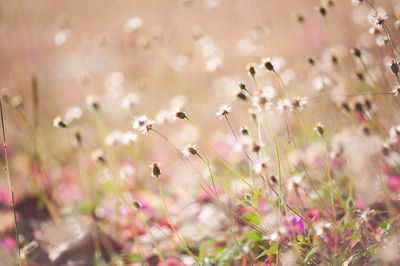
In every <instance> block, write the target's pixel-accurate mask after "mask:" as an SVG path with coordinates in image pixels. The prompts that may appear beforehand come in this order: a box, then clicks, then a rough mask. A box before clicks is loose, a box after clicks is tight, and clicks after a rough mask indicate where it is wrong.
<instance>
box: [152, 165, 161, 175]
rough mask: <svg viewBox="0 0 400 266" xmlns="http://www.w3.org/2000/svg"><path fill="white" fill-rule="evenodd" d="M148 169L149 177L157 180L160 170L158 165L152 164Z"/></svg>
mask: <svg viewBox="0 0 400 266" xmlns="http://www.w3.org/2000/svg"><path fill="white" fill-rule="evenodd" d="M150 168H151V175H152V176H153V177H156V178H158V177H159V176H160V175H161V169H160V166H159V163H156V162H154V163H152V164H151V165H150Z"/></svg>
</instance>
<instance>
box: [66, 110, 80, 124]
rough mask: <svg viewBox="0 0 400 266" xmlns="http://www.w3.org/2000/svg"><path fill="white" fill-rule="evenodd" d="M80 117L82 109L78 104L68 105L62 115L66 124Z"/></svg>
mask: <svg viewBox="0 0 400 266" xmlns="http://www.w3.org/2000/svg"><path fill="white" fill-rule="evenodd" d="M81 117H82V109H81V108H80V107H78V106H72V107H70V108H69V109H68V110H67V111H66V112H65V115H64V120H65V122H66V123H67V124H71V123H72V122H73V121H74V120H77V119H79V118H81Z"/></svg>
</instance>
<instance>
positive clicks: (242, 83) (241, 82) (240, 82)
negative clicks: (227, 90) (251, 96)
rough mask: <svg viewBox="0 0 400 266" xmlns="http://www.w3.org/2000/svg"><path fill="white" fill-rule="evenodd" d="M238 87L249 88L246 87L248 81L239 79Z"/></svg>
mask: <svg viewBox="0 0 400 266" xmlns="http://www.w3.org/2000/svg"><path fill="white" fill-rule="evenodd" d="M238 87H239V89H241V90H247V89H246V83H244V82H243V81H239V83H238Z"/></svg>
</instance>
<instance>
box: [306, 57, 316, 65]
mask: <svg viewBox="0 0 400 266" xmlns="http://www.w3.org/2000/svg"><path fill="white" fill-rule="evenodd" d="M307 62H308V63H309V64H310V65H312V66H313V65H315V59H314V58H313V57H312V56H309V57H308V58H307Z"/></svg>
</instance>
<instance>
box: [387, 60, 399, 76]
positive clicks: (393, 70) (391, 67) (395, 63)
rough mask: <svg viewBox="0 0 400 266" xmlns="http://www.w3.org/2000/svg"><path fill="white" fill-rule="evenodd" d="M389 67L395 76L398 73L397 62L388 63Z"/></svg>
mask: <svg viewBox="0 0 400 266" xmlns="http://www.w3.org/2000/svg"><path fill="white" fill-rule="evenodd" d="M389 66H390V69H391V70H392V73H393V74H395V75H397V74H398V73H399V62H396V61H394V60H392V62H390V63H389Z"/></svg>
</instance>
